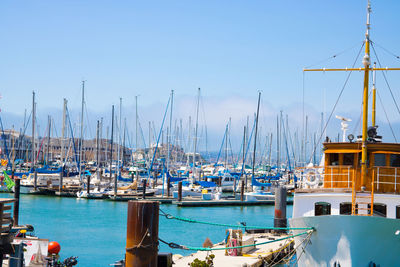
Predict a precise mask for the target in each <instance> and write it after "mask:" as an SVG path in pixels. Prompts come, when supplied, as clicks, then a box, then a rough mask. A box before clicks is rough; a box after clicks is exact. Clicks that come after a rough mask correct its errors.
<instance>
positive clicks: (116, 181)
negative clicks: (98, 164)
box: [110, 168, 118, 197]
mask: <svg viewBox="0 0 400 267" xmlns="http://www.w3.org/2000/svg"><path fill="white" fill-rule="evenodd" d="M110 172H112V168H111V170H110ZM110 175H111V173H110ZM114 176H115V180H114V196H115V197H117V194H118V171H117V168H115V175H114Z"/></svg>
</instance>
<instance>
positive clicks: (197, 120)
mask: <svg viewBox="0 0 400 267" xmlns="http://www.w3.org/2000/svg"><path fill="white" fill-rule="evenodd" d="M199 103H200V88H199V91H198V95H197V108H196V127H195V130H194V153H193V168H195V167H196V152H197V130H198V128H199Z"/></svg>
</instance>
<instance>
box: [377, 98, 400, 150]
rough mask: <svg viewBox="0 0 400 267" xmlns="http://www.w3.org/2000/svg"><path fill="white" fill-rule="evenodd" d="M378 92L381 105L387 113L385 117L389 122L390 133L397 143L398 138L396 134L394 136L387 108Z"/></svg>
mask: <svg viewBox="0 0 400 267" xmlns="http://www.w3.org/2000/svg"><path fill="white" fill-rule="evenodd" d="M376 92H377V93H378V98H379V102H380V103H381V106H382V109H383V112H384V113H385V117H386V120H387V122H388V124H389V128H390V131H391V132H392V135H393V138H394V141H395V142H396V143H397V138H396V136H395V134H394V131H393V128H392V124H391V123H390V121H389V117H388V115H387V113H386V109H385V106H384V105H383V103H382V98H381V96H380V94H379V92H378V91H376Z"/></svg>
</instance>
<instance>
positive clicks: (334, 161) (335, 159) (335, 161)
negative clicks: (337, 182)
mask: <svg viewBox="0 0 400 267" xmlns="http://www.w3.org/2000/svg"><path fill="white" fill-rule="evenodd" d="M329 165H333V166H337V165H339V154H338V153H331V154H329Z"/></svg>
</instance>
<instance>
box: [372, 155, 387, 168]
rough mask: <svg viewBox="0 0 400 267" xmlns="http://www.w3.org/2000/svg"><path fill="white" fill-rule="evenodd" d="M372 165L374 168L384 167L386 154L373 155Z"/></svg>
mask: <svg viewBox="0 0 400 267" xmlns="http://www.w3.org/2000/svg"><path fill="white" fill-rule="evenodd" d="M374 161H375V163H374V165H375V166H378V167H379V166H386V154H381V153H376V154H374Z"/></svg>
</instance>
